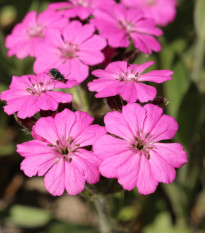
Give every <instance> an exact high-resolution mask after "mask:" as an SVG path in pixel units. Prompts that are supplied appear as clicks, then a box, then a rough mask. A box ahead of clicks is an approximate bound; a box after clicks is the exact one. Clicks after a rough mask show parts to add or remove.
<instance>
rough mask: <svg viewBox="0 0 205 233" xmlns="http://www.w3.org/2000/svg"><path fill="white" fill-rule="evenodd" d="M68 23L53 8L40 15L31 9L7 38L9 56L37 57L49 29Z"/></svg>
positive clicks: (61, 26)
mask: <svg viewBox="0 0 205 233" xmlns="http://www.w3.org/2000/svg"><path fill="white" fill-rule="evenodd" d="M67 23H68V20H67V19H66V18H63V17H61V15H59V14H57V13H56V12H53V11H51V10H46V11H43V12H41V13H40V14H39V15H37V12H36V11H30V12H29V13H28V14H27V15H26V16H25V18H24V19H23V21H22V22H21V23H19V24H17V25H16V26H15V27H14V29H13V31H12V33H11V34H10V35H8V36H7V38H6V47H7V48H8V49H9V51H8V56H12V55H16V56H17V57H18V58H19V59H23V58H25V57H27V56H32V57H35V55H36V48H37V46H38V45H39V44H40V43H41V42H42V41H43V40H44V37H45V34H46V32H47V30H48V29H50V28H63V27H64V26H65V25H66V24H67Z"/></svg>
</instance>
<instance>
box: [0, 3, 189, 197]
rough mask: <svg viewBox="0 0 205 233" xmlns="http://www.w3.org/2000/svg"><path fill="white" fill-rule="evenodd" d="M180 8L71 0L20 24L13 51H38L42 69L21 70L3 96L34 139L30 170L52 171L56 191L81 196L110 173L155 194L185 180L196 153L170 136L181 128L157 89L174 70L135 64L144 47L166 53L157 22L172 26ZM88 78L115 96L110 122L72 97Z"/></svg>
mask: <svg viewBox="0 0 205 233" xmlns="http://www.w3.org/2000/svg"><path fill="white" fill-rule="evenodd" d="M175 8H176V2H175V0H166V1H165V0H121V2H120V3H117V2H116V1H115V0H98V1H96V0H70V1H65V2H60V3H52V4H49V6H48V9H47V10H45V11H43V12H41V13H39V14H37V12H34V11H32V12H30V13H28V14H27V15H26V17H25V18H24V20H23V21H22V22H21V23H19V24H17V25H16V26H15V27H14V29H13V31H12V33H11V34H10V35H8V37H7V38H6V47H7V48H8V56H12V55H16V56H17V57H18V58H19V59H23V58H25V57H26V56H32V57H35V62H34V65H33V70H34V72H35V74H29V75H23V76H21V77H17V76H13V78H12V82H11V85H10V87H9V90H6V91H3V92H2V93H1V96H0V98H1V100H3V101H6V106H4V111H5V112H6V113H7V114H8V115H11V114H15V117H16V119H17V121H18V122H20V124H22V126H24V127H25V128H27V129H28V130H29V131H30V133H31V135H32V136H33V138H34V139H33V140H32V141H29V142H24V143H22V144H19V145H17V152H18V153H19V154H20V155H21V156H23V157H24V160H23V161H22V163H21V170H23V171H24V173H25V174H26V175H27V176H29V177H32V176H35V175H38V176H45V177H44V182H45V187H46V189H47V190H48V192H49V193H51V194H52V195H54V196H59V195H62V194H63V192H64V191H65V190H66V191H67V193H68V194H69V195H76V194H78V193H80V192H81V191H82V190H84V188H85V183H86V182H87V183H89V184H94V183H97V182H98V181H99V179H100V174H101V175H102V176H104V177H107V178H116V179H118V182H119V183H120V184H121V185H122V187H123V188H124V189H125V190H132V189H133V188H135V187H137V188H138V191H139V193H141V194H145V195H146V194H150V193H153V192H154V191H155V189H156V187H157V185H158V183H159V182H163V183H170V182H172V181H173V180H174V179H175V176H176V171H175V168H179V167H181V166H182V165H183V164H185V163H186V162H187V155H186V152H185V151H184V150H183V147H182V146H181V145H180V144H179V143H173V142H172V143H168V142H161V141H162V140H169V139H172V138H173V137H174V135H175V133H176V132H177V130H178V124H177V122H176V121H175V119H174V118H173V117H171V116H168V115H165V114H163V109H162V108H161V107H159V106H157V105H156V102H155V101H154V98H155V97H156V95H157V89H156V88H155V87H153V86H150V85H148V84H149V82H152V83H163V82H165V81H168V80H170V79H172V74H173V72H172V71H170V70H151V71H148V72H144V71H145V70H146V69H147V68H149V67H150V66H151V65H153V63H154V62H152V61H149V62H145V63H143V64H136V63H135V64H132V62H133V61H134V60H136V56H137V55H138V54H139V53H145V54H151V53H152V52H153V51H154V52H159V51H160V50H161V45H160V44H159V42H158V40H157V38H156V37H158V36H161V35H162V30H161V29H159V28H158V27H157V25H161V26H165V25H167V24H168V23H169V22H171V21H172V20H173V19H174V16H175ZM162 9H163V10H162ZM133 56H134V59H133ZM117 58H120V59H117ZM96 66H97V67H96ZM105 66H106V67H105ZM91 74H92V75H91ZM95 77H97V78H95ZM87 78H89V81H87V80H86V79H87ZM85 80H86V82H84V81H85ZM82 82H84V84H87V86H88V89H87V91H88V90H89V91H94V92H97V94H96V96H95V97H96V98H105V99H106V100H107V104H108V105H109V107H110V108H109V109H110V112H108V113H105V114H104V122H103V119H100V120H101V122H100V125H101V126H100V125H97V124H92V123H93V122H94V120H95V119H94V118H93V117H92V116H91V115H90V114H93V115H94V113H93V112H92V110H91V109H90V111H89V113H90V114H88V113H86V112H82V111H79V109H78V105H77V104H76V103H75V100H74V101H72V99H73V98H72V97H73V96H72V94H70V91H69V89H70V88H72V87H73V86H76V85H81V83H82ZM84 84H83V88H86V85H84ZM74 99H75V98H74ZM108 99H109V100H110V99H111V101H114V102H115V104H116V105H117V108H116V109H117V110H118V111H114V110H116V109H114V108H113V106H112V105H111V104H110V102H109V101H108ZM118 100H120V101H118ZM96 102H97V101H96ZM147 102H149V103H147ZM150 102H151V103H150ZM154 103H155V104H154ZM158 105H159V104H158ZM101 115H102V114H101ZM98 120H99V119H98Z"/></svg>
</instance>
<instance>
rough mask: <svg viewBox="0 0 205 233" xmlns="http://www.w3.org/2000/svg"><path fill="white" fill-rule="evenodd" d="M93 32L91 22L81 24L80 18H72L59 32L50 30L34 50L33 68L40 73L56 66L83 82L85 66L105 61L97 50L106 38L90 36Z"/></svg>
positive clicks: (87, 69) (62, 71) (65, 73)
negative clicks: (75, 19) (74, 19)
mask: <svg viewBox="0 0 205 233" xmlns="http://www.w3.org/2000/svg"><path fill="white" fill-rule="evenodd" d="M94 31H95V28H94V27H93V26H92V25H89V24H85V25H84V26H83V25H82V24H81V23H80V22H79V21H72V22H71V23H70V24H68V26H66V27H65V28H64V29H63V30H62V33H61V31H60V30H57V29H55V30H54V29H53V30H50V31H49V32H48V33H47V34H46V37H45V43H42V44H41V45H39V47H38V49H37V59H36V61H35V63H34V71H35V72H36V73H41V72H43V71H45V70H47V69H50V68H53V67H55V68H57V69H58V70H59V71H60V72H61V73H62V74H64V75H65V76H66V75H67V74H69V78H71V79H74V80H77V82H78V83H80V82H82V81H84V80H85V79H86V78H87V77H88V74H89V67H88V66H92V65H96V64H99V63H101V62H102V61H103V60H104V55H103V53H102V52H101V51H100V50H102V49H103V48H104V47H105V46H106V41H105V39H103V38H102V37H100V36H98V35H93V33H94Z"/></svg>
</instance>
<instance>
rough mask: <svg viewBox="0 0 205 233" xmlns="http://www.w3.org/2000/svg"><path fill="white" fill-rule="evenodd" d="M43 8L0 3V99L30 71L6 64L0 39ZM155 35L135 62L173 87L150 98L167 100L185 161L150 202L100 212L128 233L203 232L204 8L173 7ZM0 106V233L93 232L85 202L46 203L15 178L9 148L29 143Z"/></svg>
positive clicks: (8, 0) (112, 202)
mask: <svg viewBox="0 0 205 233" xmlns="http://www.w3.org/2000/svg"><path fill="white" fill-rule="evenodd" d="M49 2H51V1H45V0H19V1H16V0H0V92H1V91H3V90H6V89H8V86H9V84H10V82H11V77H12V75H17V76H18V75H19V76H20V75H23V74H29V73H32V72H33V71H32V64H33V61H34V59H33V58H26V59H23V60H19V59H17V58H16V57H15V56H13V57H11V58H8V57H7V50H6V49H5V47H4V40H5V37H6V35H8V34H9V33H10V32H11V30H12V28H13V26H14V25H15V24H16V23H18V22H20V21H21V20H22V19H23V18H24V16H25V15H26V13H27V12H29V11H30V10H36V11H39V12H40V11H42V10H43V9H45V8H46V6H47V4H48V3H49ZM163 30H164V36H162V37H161V38H160V42H161V44H162V48H163V49H162V51H161V52H160V53H159V54H153V55H152V56H147V55H141V56H139V57H138V58H137V60H136V62H139V63H141V62H144V61H148V60H154V61H155V65H154V66H155V67H152V68H153V69H154V68H157V69H170V70H173V71H174V75H173V80H171V81H168V82H167V83H165V84H163V85H157V88H158V93H159V94H158V95H159V96H164V97H166V98H167V99H168V101H169V104H168V105H167V106H166V108H165V111H166V112H167V113H168V114H169V115H171V116H174V117H175V118H176V119H177V121H178V122H179V131H178V133H177V135H176V136H175V139H174V141H177V142H180V143H181V144H182V145H183V146H184V148H185V150H186V151H187V152H188V157H189V162H188V164H186V165H185V166H183V167H182V168H180V169H179V170H177V178H176V180H175V181H174V182H173V183H172V184H169V185H164V184H160V185H159V186H158V188H157V191H156V192H155V193H154V194H152V195H149V196H143V195H139V194H138V193H137V190H133V191H132V192H126V191H118V192H116V193H115V194H114V196H112V197H111V196H109V195H108V203H109V205H108V209H109V212H110V215H111V218H113V219H115V220H117V221H119V223H120V224H121V225H122V226H123V227H125V228H127V229H129V231H130V232H131V233H141V232H142V233H191V232H193V233H205V69H204V68H205V67H204V55H205V1H204V0H196V1H194V0H179V1H178V7H177V17H176V19H175V21H174V22H173V23H171V24H169V25H168V26H167V27H165V28H164V29H163ZM82 86H83V85H82ZM2 106H3V103H1V110H0V233H30V232H31V233H68V232H69V233H70V232H73V233H86V232H87V233H88V232H91V233H92V232H93V233H97V232H99V231H98V230H97V222H98V217H97V214H96V212H95V209H94V208H93V203H92V201H90V202H88V201H85V198H84V195H86V193H83V195H78V196H74V197H69V196H68V195H67V194H66V193H65V194H64V195H63V196H62V197H53V196H51V195H49V194H48V192H47V191H46V190H45V188H44V184H43V179H42V178H41V177H34V178H28V177H26V176H25V175H24V174H23V172H21V171H20V169H19V166H20V162H21V160H22V158H21V157H20V156H19V155H18V154H17V153H16V152H15V151H16V144H18V143H21V142H24V141H27V140H29V139H30V136H29V135H28V134H27V133H26V132H24V131H22V129H21V128H20V126H19V125H17V123H16V122H15V120H14V118H13V116H10V117H9V116H7V115H6V114H5V113H4V112H3V108H2ZM94 114H95V113H94ZM102 183H103V181H102ZM108 188H109V187H108ZM108 193H109V192H108Z"/></svg>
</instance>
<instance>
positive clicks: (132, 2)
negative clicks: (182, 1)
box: [122, 0, 177, 26]
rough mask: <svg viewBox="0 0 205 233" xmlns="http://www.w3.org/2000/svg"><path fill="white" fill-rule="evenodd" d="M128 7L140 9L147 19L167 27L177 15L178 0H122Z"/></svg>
mask: <svg viewBox="0 0 205 233" xmlns="http://www.w3.org/2000/svg"><path fill="white" fill-rule="evenodd" d="M122 3H124V4H125V5H126V6H129V7H137V8H140V9H141V10H142V11H143V12H144V14H145V16H146V17H147V18H150V19H153V20H154V21H155V22H156V24H158V25H161V26H166V25H167V24H168V23H170V22H172V21H173V20H174V18H175V15H176V5H177V3H176V0H122Z"/></svg>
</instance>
